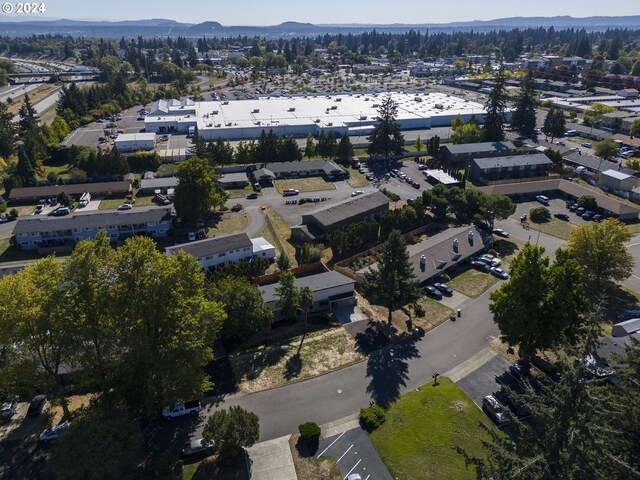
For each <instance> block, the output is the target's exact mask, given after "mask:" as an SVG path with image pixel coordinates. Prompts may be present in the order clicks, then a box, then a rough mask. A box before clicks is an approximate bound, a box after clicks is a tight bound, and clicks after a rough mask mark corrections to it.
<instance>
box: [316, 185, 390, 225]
mask: <svg viewBox="0 0 640 480" xmlns="http://www.w3.org/2000/svg"><path fill="white" fill-rule="evenodd" d="M390 202H391V200H389V197H387V196H386V195H385V194H384V193H382V192H373V193H370V194H368V195H360V196H359V197H353V198H351V199H350V200H348V201H346V202H343V203H339V204H338V205H334V206H332V207H329V208H326V209H324V210H320V211H319V212H316V213H312V214H311V216H312V217H313V218H314V219H315V221H316V222H318V223H319V224H320V225H322V226H324V227H325V228H327V227H329V226H330V225H333V224H336V223H340V222H343V221H345V220H348V219H349V218H351V217H355V216H356V215H360V214H363V213H366V212H368V211H370V210H374V209H376V208H379V207H381V206H383V205H388V204H389V203H390Z"/></svg>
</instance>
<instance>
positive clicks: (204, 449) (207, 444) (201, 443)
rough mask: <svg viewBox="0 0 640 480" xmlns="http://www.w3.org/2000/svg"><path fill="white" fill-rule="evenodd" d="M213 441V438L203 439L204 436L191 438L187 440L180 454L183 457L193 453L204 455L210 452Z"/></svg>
mask: <svg viewBox="0 0 640 480" xmlns="http://www.w3.org/2000/svg"><path fill="white" fill-rule="evenodd" d="M213 446H214V442H213V440H209V441H207V440H205V439H204V438H198V439H197V440H193V441H191V442H189V443H188V444H187V445H186V446H185V447H184V448H183V449H182V455H184V456H185V457H190V456H194V455H206V454H207V453H211V452H212V450H213Z"/></svg>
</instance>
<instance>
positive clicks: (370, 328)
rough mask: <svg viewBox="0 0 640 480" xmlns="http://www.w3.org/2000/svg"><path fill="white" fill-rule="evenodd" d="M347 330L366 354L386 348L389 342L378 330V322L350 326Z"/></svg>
mask: <svg viewBox="0 0 640 480" xmlns="http://www.w3.org/2000/svg"><path fill="white" fill-rule="evenodd" d="M346 328H347V330H348V331H349V333H351V335H353V338H354V339H355V342H356V346H357V347H358V348H359V349H360V350H361V351H362V352H363V353H364V354H365V355H369V354H370V353H371V352H374V351H376V350H379V349H381V348H383V347H386V346H387V345H388V344H389V340H388V339H387V337H386V336H385V334H384V333H383V332H382V331H381V330H380V329H379V328H378V322H374V321H371V320H369V321H368V322H366V323H365V322H359V323H358V324H353V325H348V326H347V327H346Z"/></svg>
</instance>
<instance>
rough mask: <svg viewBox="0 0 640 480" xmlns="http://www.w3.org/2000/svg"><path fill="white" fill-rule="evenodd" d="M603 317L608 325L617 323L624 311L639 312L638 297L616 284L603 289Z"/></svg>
mask: <svg viewBox="0 0 640 480" xmlns="http://www.w3.org/2000/svg"><path fill="white" fill-rule="evenodd" d="M605 292H606V293H605V295H604V297H603V298H604V300H605V303H604V317H605V320H606V321H607V322H608V323H611V324H614V323H618V322H619V320H618V316H619V315H620V314H621V313H622V312H624V311H625V310H640V301H639V300H638V297H636V296H635V295H633V294H632V293H631V292H629V291H628V290H625V289H624V288H622V287H621V286H620V285H618V284H611V285H609V286H607V288H606V289H605Z"/></svg>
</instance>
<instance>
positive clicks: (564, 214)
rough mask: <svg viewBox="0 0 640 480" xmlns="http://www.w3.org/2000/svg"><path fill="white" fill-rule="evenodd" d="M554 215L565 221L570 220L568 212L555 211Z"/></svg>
mask: <svg viewBox="0 0 640 480" xmlns="http://www.w3.org/2000/svg"><path fill="white" fill-rule="evenodd" d="M553 216H554V217H556V218H559V219H560V220H564V221H565V222H568V221H569V215H567V214H566V213H554V214H553Z"/></svg>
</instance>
